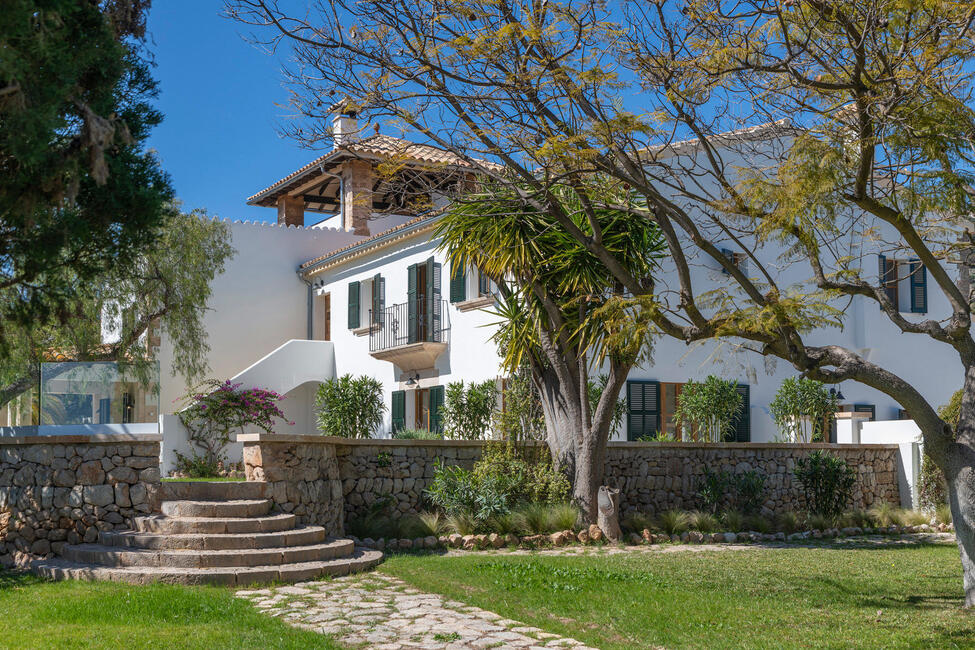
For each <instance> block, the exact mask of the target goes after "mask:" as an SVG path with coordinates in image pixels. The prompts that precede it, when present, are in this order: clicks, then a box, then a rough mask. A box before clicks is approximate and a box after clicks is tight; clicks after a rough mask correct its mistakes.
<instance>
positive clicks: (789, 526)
mask: <svg viewBox="0 0 975 650" xmlns="http://www.w3.org/2000/svg"><path fill="white" fill-rule="evenodd" d="M775 524H776V526H777V527H778V529H779V530H781V531H782V532H783V533H785V534H786V535H791V534H792V533H794V532H796V531H798V530H799V526H800V522H799V516H798V515H796V513H794V512H792V511H791V510H790V511H788V512H783V513H782V514H780V515H779V516H778V517H776V518H775Z"/></svg>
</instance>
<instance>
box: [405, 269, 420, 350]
mask: <svg viewBox="0 0 975 650" xmlns="http://www.w3.org/2000/svg"><path fill="white" fill-rule="evenodd" d="M416 301H417V292H416V264H411V265H410V267H409V268H408V269H406V311H407V320H408V321H409V322H408V324H407V343H416V335H417V329H418V328H417V322H416V318H417V304H416Z"/></svg>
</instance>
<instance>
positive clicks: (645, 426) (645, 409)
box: [626, 380, 660, 440]
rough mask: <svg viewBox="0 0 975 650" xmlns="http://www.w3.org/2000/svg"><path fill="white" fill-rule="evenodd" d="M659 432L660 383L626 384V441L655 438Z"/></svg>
mask: <svg viewBox="0 0 975 650" xmlns="http://www.w3.org/2000/svg"><path fill="white" fill-rule="evenodd" d="M659 430H660V382H658V381H646V380H634V381H628V382H626V439H627V440H637V439H638V438H640V437H642V436H648V435H650V436H655V435H656V434H657V432H658V431H659Z"/></svg>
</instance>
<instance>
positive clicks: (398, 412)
mask: <svg viewBox="0 0 975 650" xmlns="http://www.w3.org/2000/svg"><path fill="white" fill-rule="evenodd" d="M389 411H390V413H391V414H392V416H393V418H392V419H393V422H392V424H393V435H396V434H397V433H398V432H400V431H402V430H403V429H405V428H406V391H405V390H394V391H393V404H392V408H390V410H389Z"/></svg>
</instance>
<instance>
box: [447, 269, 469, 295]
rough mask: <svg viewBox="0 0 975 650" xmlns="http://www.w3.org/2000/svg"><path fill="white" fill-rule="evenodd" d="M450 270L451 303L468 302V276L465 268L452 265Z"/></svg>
mask: <svg viewBox="0 0 975 650" xmlns="http://www.w3.org/2000/svg"><path fill="white" fill-rule="evenodd" d="M450 270H451V274H450V302H464V301H465V300H467V275H466V273H465V272H464V267H463V266H461V265H460V264H457V263H452V264H451V265H450Z"/></svg>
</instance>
